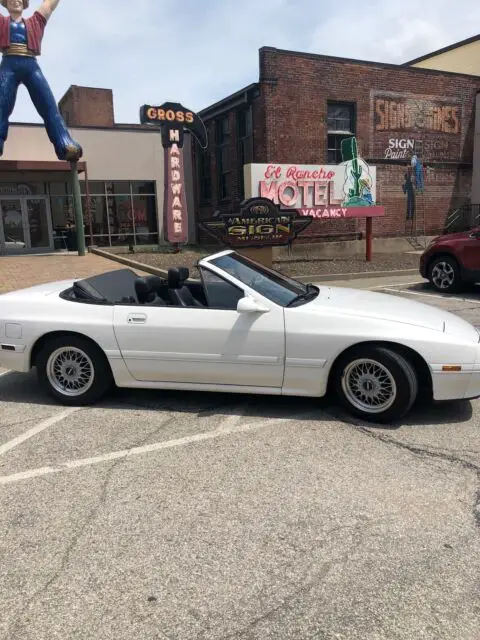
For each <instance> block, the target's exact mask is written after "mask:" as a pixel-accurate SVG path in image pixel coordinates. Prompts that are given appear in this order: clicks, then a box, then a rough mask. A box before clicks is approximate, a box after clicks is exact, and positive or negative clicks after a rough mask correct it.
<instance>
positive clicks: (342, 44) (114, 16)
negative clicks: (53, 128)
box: [1, 0, 480, 123]
mask: <svg viewBox="0 0 480 640" xmlns="http://www.w3.org/2000/svg"><path fill="white" fill-rule="evenodd" d="M39 4H40V2H39V0H31V1H30V9H29V10H28V11H27V12H26V14H25V15H26V16H28V15H30V14H31V13H32V11H33V10H34V9H35V8H36V7H37V6H39ZM89 7H90V8H91V12H89V11H88V8H89ZM1 10H2V11H4V10H3V9H1ZM478 25H480V2H479V0H456V2H452V1H451V0H422V1H421V2H420V1H419V0H403V2H394V0H367V1H366V2H358V0H342V2H335V1H332V2H325V0H320V1H319V0H261V1H259V0H240V1H237V2H234V1H233V0H204V1H203V2H200V1H199V0H180V1H168V2H167V1H166V0H135V1H134V2H133V1H131V0H129V1H127V0H83V1H82V2H78V1H77V2H75V1H72V0H61V2H60V5H59V7H58V9H57V10H56V12H55V13H54V15H53V16H52V18H51V20H50V22H49V23H48V25H47V30H46V33H45V38H44V41H43V50H42V56H41V58H40V64H41V66H42V69H43V72H44V73H45V75H46V76H47V79H48V81H49V82H50V86H51V87H52V90H53V92H54V94H55V97H56V98H57V100H59V99H60V98H61V96H62V95H63V94H64V93H65V91H66V90H67V89H68V87H69V86H70V85H71V84H77V85H85V86H92V87H104V88H110V89H113V93H114V105H115V119H116V121H117V122H128V123H137V122H138V121H139V107H140V106H141V105H142V104H145V103H151V104H154V103H157V104H161V103H162V102H164V101H166V100H175V101H179V102H182V103H183V104H184V106H185V107H187V108H189V109H193V110H195V111H199V110H200V109H202V108H204V107H206V106H208V105H209V104H212V103H213V102H216V101H217V100H220V99H221V98H223V97H225V96H226V95H228V94H229V93H232V92H234V91H237V90H238V89H241V88H242V87H243V86H245V85H247V84H250V83H251V82H256V81H257V80H258V49H259V48H260V47H262V46H272V47H278V48H280V49H290V50H295V51H305V52H311V53H319V54H326V55H334V56H345V57H350V58H359V59H363V60H374V61H380V62H393V63H401V62H406V61H407V60H410V59H412V58H415V57H418V56H421V55H423V54H425V53H428V52H430V51H433V50H435V49H439V48H441V47H444V46H447V45H449V44H452V43H454V42H458V41H459V40H463V39H465V38H468V37H470V36H472V35H475V34H476V33H478V31H479V30H480V29H479V26H478ZM11 121H12V122H39V121H40V119H39V117H38V115H37V113H36V111H35V109H34V107H33V106H32V105H31V102H30V99H29V96H28V94H27V92H26V90H25V88H24V87H21V88H20V90H19V94H18V100H17V105H16V108H15V111H14V112H13V114H12V117H11Z"/></svg>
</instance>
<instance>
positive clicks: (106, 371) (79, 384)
mask: <svg viewBox="0 0 480 640" xmlns="http://www.w3.org/2000/svg"><path fill="white" fill-rule="evenodd" d="M36 367H37V376H38V381H39V384H40V386H41V387H42V388H43V389H44V390H45V391H46V392H47V393H48V394H49V395H50V396H52V397H53V398H55V400H57V401H59V402H61V403H62V404H66V405H69V406H84V405H88V404H93V403H94V402H96V401H97V400H99V399H100V398H102V396H104V395H105V393H106V392H107V391H108V389H109V388H110V386H111V384H112V373H111V370H110V366H109V364H108V361H107V358H106V356H105V354H104V353H103V352H102V351H101V349H100V348H99V347H97V346H96V345H95V344H94V343H92V342H90V340H87V339H86V338H82V337H80V336H75V335H72V336H58V337H55V338H52V339H51V340H49V341H48V342H47V343H46V344H44V345H43V347H42V349H41V350H40V352H39V354H38V357H37V360H36Z"/></svg>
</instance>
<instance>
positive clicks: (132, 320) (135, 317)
mask: <svg viewBox="0 0 480 640" xmlns="http://www.w3.org/2000/svg"><path fill="white" fill-rule="evenodd" d="M127 322H128V323H129V324H145V323H146V322H147V316H146V315H145V314H144V313H130V314H129V315H128V316H127Z"/></svg>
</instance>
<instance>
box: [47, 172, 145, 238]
mask: <svg viewBox="0 0 480 640" xmlns="http://www.w3.org/2000/svg"><path fill="white" fill-rule="evenodd" d="M56 190H57V191H59V190H60V187H59V186H58V187H57V189H56ZM80 190H81V194H82V209H83V215H84V220H85V234H86V235H85V240H86V243H87V246H90V245H92V244H94V245H97V246H99V247H106V246H128V245H136V244H157V242H158V223H157V200H156V196H155V182H153V181H140V180H139V181H135V182H127V181H121V180H119V181H111V182H101V181H94V180H89V181H88V190H89V195H90V198H89V199H88V201H87V197H86V183H85V181H84V180H82V181H81V182H80ZM63 193H64V192H63ZM51 200H52V215H53V216H54V220H55V219H56V220H57V221H59V220H60V219H61V218H62V219H64V214H63V212H62V211H63V209H62V207H64V206H65V203H64V201H65V200H69V199H68V198H65V196H63V198H61V197H60V196H56V197H52V198H51ZM89 209H90V211H89ZM89 214H90V216H91V224H90V218H89Z"/></svg>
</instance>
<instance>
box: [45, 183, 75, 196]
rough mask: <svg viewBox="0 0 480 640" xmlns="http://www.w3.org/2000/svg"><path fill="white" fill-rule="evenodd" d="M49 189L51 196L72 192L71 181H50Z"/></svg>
mask: <svg viewBox="0 0 480 640" xmlns="http://www.w3.org/2000/svg"><path fill="white" fill-rule="evenodd" d="M48 190H49V192H50V195H51V196H65V195H67V194H70V193H72V185H71V184H70V182H50V183H49V185H48Z"/></svg>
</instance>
